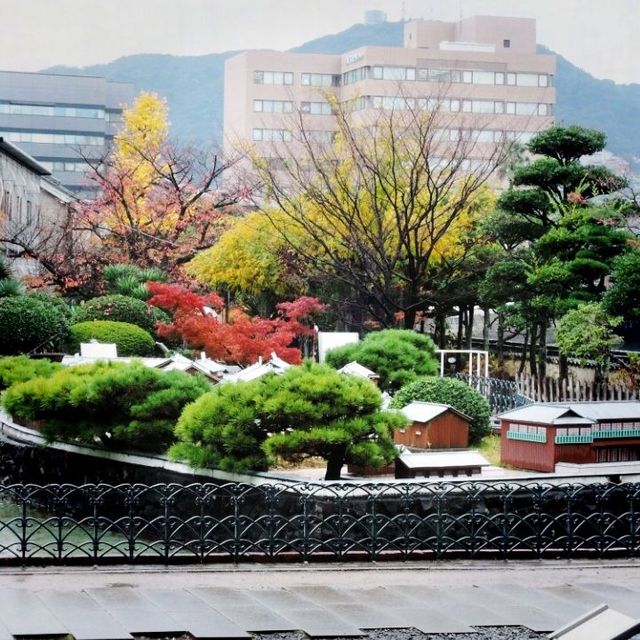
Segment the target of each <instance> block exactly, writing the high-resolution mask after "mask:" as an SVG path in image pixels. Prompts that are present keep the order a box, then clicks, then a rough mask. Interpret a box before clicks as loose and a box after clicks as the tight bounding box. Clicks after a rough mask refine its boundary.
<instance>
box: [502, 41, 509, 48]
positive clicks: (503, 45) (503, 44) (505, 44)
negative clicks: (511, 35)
mask: <svg viewBox="0 0 640 640" xmlns="http://www.w3.org/2000/svg"><path fill="white" fill-rule="evenodd" d="M502 47H503V48H504V49H510V48H511V40H503V41H502Z"/></svg>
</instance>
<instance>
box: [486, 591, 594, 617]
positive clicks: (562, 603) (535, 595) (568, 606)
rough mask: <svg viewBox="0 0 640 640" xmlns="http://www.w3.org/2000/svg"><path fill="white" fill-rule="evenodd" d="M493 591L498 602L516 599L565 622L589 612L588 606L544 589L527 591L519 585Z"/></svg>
mask: <svg viewBox="0 0 640 640" xmlns="http://www.w3.org/2000/svg"><path fill="white" fill-rule="evenodd" d="M491 590H492V591H494V592H496V594H497V599H498V600H499V599H501V598H509V599H511V600H513V599H515V600H516V601H517V602H520V603H526V604H528V605H531V606H534V607H536V608H538V609H542V610H544V611H546V612H547V613H550V614H551V615H552V616H555V617H557V618H562V619H565V620H573V618H577V617H578V616H581V615H584V614H585V613H586V612H587V611H588V610H589V607H588V606H585V605H582V604H577V603H575V602H572V601H571V600H566V599H565V598H560V597H558V596H557V595H553V594H551V593H547V592H546V591H545V590H544V589H527V588H526V587H524V586H522V585H519V584H497V585H494V586H492V587H491Z"/></svg>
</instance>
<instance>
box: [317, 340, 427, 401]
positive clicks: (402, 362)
mask: <svg viewBox="0 0 640 640" xmlns="http://www.w3.org/2000/svg"><path fill="white" fill-rule="evenodd" d="M353 360H357V361H358V362H359V363H360V364H361V365H363V366H365V367H367V368H368V369H371V370H372V371H374V372H375V373H377V374H378V375H379V376H380V382H379V385H380V389H382V390H383V391H390V392H394V391H397V390H398V389H400V387H402V386H404V385H406V384H409V383H410V382H413V381H414V380H417V379H418V378H419V377H420V376H430V375H435V374H436V373H437V371H438V362H437V359H436V345H435V344H434V342H433V340H431V338H429V337H428V336H425V335H423V334H421V333H417V332H415V331H411V330H408V329H385V330H383V331H376V332H374V333H369V334H368V335H367V336H366V337H365V338H364V340H362V341H361V342H357V343H354V344H348V345H345V346H344V347H338V348H337V349H332V350H331V351H329V352H328V353H327V364H330V365H331V366H332V367H335V368H336V369H340V368H341V367H343V366H344V365H345V364H347V363H349V362H352V361H353Z"/></svg>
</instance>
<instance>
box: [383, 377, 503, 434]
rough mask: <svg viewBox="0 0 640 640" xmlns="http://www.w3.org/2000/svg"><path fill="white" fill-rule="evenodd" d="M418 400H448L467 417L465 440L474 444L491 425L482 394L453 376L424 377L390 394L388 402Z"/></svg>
mask: <svg viewBox="0 0 640 640" xmlns="http://www.w3.org/2000/svg"><path fill="white" fill-rule="evenodd" d="M414 400H418V401H421V402H439V403H441V404H448V405H449V406H451V407H453V408H454V409H457V410H458V411H460V412H462V413H464V414H466V415H467V416H469V417H470V418H471V424H470V425H469V442H470V443H472V444H476V443H478V442H480V440H482V438H483V437H484V436H485V435H487V434H488V433H489V431H490V429H491V427H490V424H489V418H490V417H491V407H490V406H489V403H488V402H487V400H486V398H484V396H482V395H481V394H479V393H478V392H477V391H476V390H475V389H473V388H471V387H470V386H469V385H467V384H465V383H464V382H461V381H460V380H454V379H453V378H438V377H435V376H433V377H428V378H421V379H420V380H416V381H415V382H412V383H411V384H408V385H407V386H406V387H402V389H400V391H398V393H397V394H396V395H395V396H394V398H393V400H392V402H391V406H392V407H396V408H398V409H400V408H402V407H404V406H405V405H407V404H409V403H410V402H413V401H414Z"/></svg>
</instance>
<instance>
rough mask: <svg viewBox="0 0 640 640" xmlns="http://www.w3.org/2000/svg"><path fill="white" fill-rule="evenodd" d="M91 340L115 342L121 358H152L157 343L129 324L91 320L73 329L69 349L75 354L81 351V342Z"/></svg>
mask: <svg viewBox="0 0 640 640" xmlns="http://www.w3.org/2000/svg"><path fill="white" fill-rule="evenodd" d="M91 340H97V341H98V342H114V343H115V344H116V345H117V347H118V355H119V356H150V355H153V353H154V351H155V342H154V340H153V338H152V337H151V335H150V334H149V332H147V331H145V330H144V329H141V328H140V327H138V326H136V325H135V324H131V323H129V322H114V321H112V320H91V321H89V322H79V323H78V324H74V325H73V326H72V327H71V339H70V340H69V348H70V350H71V351H72V352H73V353H76V352H78V351H79V350H80V343H81V342H91Z"/></svg>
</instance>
